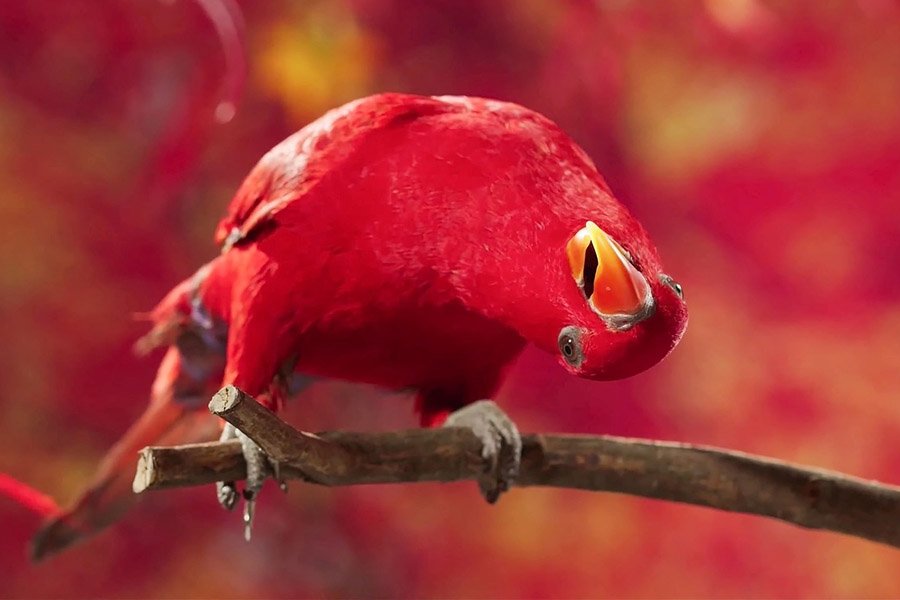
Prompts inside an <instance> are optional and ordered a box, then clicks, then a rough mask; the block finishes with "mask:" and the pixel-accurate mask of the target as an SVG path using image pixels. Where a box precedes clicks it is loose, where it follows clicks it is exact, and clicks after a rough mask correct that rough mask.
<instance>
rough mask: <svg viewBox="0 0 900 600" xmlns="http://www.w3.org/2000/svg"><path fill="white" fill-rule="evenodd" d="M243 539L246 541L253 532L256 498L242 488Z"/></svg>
mask: <svg viewBox="0 0 900 600" xmlns="http://www.w3.org/2000/svg"><path fill="white" fill-rule="evenodd" d="M244 500H245V502H244V539H245V540H247V541H248V542H249V541H250V537H251V535H252V534H253V517H254V515H255V514H256V499H255V498H254V497H253V495H252V493H248V492H247V491H246V490H244Z"/></svg>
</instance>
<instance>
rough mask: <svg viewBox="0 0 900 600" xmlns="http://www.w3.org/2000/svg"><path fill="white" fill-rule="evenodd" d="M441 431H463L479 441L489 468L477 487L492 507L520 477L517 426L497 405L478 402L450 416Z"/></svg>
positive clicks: (520, 448)
mask: <svg viewBox="0 0 900 600" xmlns="http://www.w3.org/2000/svg"><path fill="white" fill-rule="evenodd" d="M444 427H466V428H468V429H470V430H471V431H472V432H473V433H474V434H475V436H476V437H477V438H478V439H479V440H481V442H482V444H483V446H482V450H481V456H482V457H483V458H484V459H485V462H486V463H487V465H488V466H487V470H486V471H485V474H484V475H483V476H482V477H481V478H479V480H478V487H479V488H480V489H481V495H482V496H484V499H485V500H487V501H488V502H489V503H490V504H493V503H495V502H496V501H497V500H498V499H499V498H500V495H501V494H502V493H503V492H505V491H507V490H508V489H509V488H510V486H511V485H512V484H513V482H514V481H515V479H516V477H517V476H518V474H519V466H520V464H521V462H522V436H521V435H519V430H518V428H517V427H516V424H515V423H513V422H512V420H511V419H510V418H509V417H508V416H507V414H506V413H505V412H503V410H502V409H501V408H500V407H499V406H497V404H496V403H494V402H492V401H491V400H480V401H478V402H474V403H472V404H470V405H469V406H466V407H464V408H461V409H459V410H457V411H456V412H454V413H452V414H451V415H450V416H449V417H447V421H446V422H445V423H444Z"/></svg>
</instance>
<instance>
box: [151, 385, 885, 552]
mask: <svg viewBox="0 0 900 600" xmlns="http://www.w3.org/2000/svg"><path fill="white" fill-rule="evenodd" d="M210 410H211V411H212V412H213V413H215V414H218V415H219V416H221V417H222V418H224V419H225V420H227V421H229V422H230V423H232V424H233V425H235V426H236V427H237V428H238V429H240V430H241V431H243V432H244V433H245V434H247V435H248V436H249V437H250V438H251V439H253V440H254V441H255V442H256V443H257V444H258V445H259V446H260V447H261V448H262V449H263V450H264V451H265V452H266V453H267V454H268V455H269V456H270V457H271V458H272V459H273V460H276V461H278V462H279V464H280V466H281V474H282V476H283V477H286V478H291V479H300V480H303V481H307V482H310V483H317V484H322V485H332V486H336V485H356V484H367V483H410V482H420V481H460V480H474V479H477V478H478V476H480V475H481V474H483V473H484V472H485V470H486V468H487V466H486V465H485V463H484V459H482V457H481V444H480V442H479V441H478V439H477V438H476V437H475V435H474V434H472V433H471V432H470V431H469V430H467V429H459V428H450V427H447V428H441V429H427V430H426V429H416V430H409V431H399V432H389V433H351V432H330V433H322V434H319V435H315V434H311V433H305V432H300V431H297V430H295V429H294V428H292V427H290V426H289V425H287V424H286V423H285V422H284V421H282V420H281V419H279V418H278V417H277V416H276V415H275V414H274V413H272V412H271V411H269V410H268V409H266V408H265V407H263V406H262V405H260V404H259V403H257V402H255V401H254V400H253V399H252V398H250V397H249V396H247V395H245V394H243V393H242V392H241V391H240V390H237V389H236V388H233V387H227V388H224V389H223V390H222V391H220V392H219V394H217V395H216V397H214V398H213V401H212V402H210ZM522 441H523V453H522V467H521V471H520V473H519V477H518V480H517V481H516V485H517V486H520V487H528V486H551V487H560V488H575V489H582V490H591V491H607V492H616V493H624V494H631V495H635V496H643V497H646V498H655V499H659V500H670V501H675V502H683V503H688V504H696V505H700V506H707V507H711V508H716V509H720V510H726V511H731V512H740V513H747V514H754V515H761V516H765V517H771V518H775V519H780V520H782V521H786V522H788V523H792V524H794V525H799V526H802V527H807V528H810V529H824V530H829V531H835V532H839V533H844V534H847V535H852V536H856V537H860V538H865V539H868V540H872V541H876V542H881V543H884V544H888V545H891V546H894V547H897V548H900V488H898V487H895V486H890V485H886V484H882V483H879V482H876V481H866V480H863V479H859V478H856V477H850V476H847V475H843V474H840V473H835V472H831V471H825V470H819V469H812V468H807V467H802V466H799V465H792V464H789V463H785V462H782V461H778V460H773V459H768V458H763V457H759V456H752V455H749V454H744V453H741V452H735V451H730V450H722V449H718V448H712V447H704V446H692V445H688V444H679V443H671V442H658V441H646V440H637V439H628V438H617V437H611V436H574V435H541V434H530V435H525V436H523V438H522ZM245 475H246V470H245V465H244V459H243V456H242V454H241V448H240V444H239V443H237V442H224V443H219V442H216V443H208V444H194V445H189V446H178V447H166V448H154V447H150V448H145V449H144V450H143V451H142V452H141V455H140V460H139V463H138V468H137V473H136V476H135V480H134V491H135V492H138V493H140V492H143V491H146V490H159V489H166V488H172V487H178V486H188V485H203V484H209V483H213V482H215V481H233V480H239V479H242V478H244V477H245Z"/></svg>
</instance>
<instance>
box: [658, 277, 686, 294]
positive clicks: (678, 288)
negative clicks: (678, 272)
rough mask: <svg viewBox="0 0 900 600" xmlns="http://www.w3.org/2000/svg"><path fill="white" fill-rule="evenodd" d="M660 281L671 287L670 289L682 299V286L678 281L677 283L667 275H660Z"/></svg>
mask: <svg viewBox="0 0 900 600" xmlns="http://www.w3.org/2000/svg"><path fill="white" fill-rule="evenodd" d="M660 281H662V282H663V283H664V284H666V285H667V286H669V287H670V288H672V291H673V292H675V293H676V294H677V295H678V297H679V298H681V299H682V300H684V288H682V287H681V284H680V283H678V282H677V281H675V280H674V279H672V278H671V277H669V276H668V275H660Z"/></svg>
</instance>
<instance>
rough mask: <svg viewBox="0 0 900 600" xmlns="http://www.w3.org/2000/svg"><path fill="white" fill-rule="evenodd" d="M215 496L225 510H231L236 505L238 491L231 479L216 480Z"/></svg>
mask: <svg viewBox="0 0 900 600" xmlns="http://www.w3.org/2000/svg"><path fill="white" fill-rule="evenodd" d="M216 498H217V499H218V501H219V505H220V506H221V507H222V508H224V509H225V510H233V509H234V507H235V506H236V505H237V501H238V493H237V489H235V487H234V482H233V481H218V482H216Z"/></svg>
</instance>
